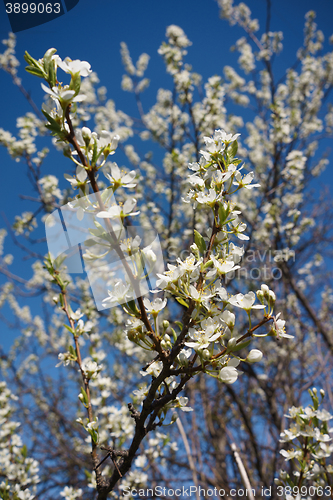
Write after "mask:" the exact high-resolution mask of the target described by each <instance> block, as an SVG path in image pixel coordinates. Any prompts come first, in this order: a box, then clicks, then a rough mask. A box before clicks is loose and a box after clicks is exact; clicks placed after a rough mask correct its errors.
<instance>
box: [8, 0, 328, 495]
mask: <svg viewBox="0 0 333 500" xmlns="http://www.w3.org/2000/svg"><path fill="white" fill-rule="evenodd" d="M218 4H219V8H220V12H221V16H222V17H223V18H225V19H227V20H228V21H229V22H230V23H231V24H232V25H233V24H238V25H239V26H241V28H242V29H243V30H244V36H243V37H242V38H241V39H239V40H238V41H237V43H236V46H235V48H236V50H237V51H239V53H240V57H239V59H238V63H239V70H236V69H235V68H232V67H230V66H228V67H225V68H224V76H223V77H222V76H212V77H210V78H209V79H208V81H207V82H204V83H202V79H201V77H200V75H199V74H197V73H195V72H194V71H193V70H192V68H191V66H189V65H188V64H187V63H186V62H185V58H186V54H187V48H188V47H189V46H190V45H191V42H190V41H189V40H188V38H187V37H186V35H185V33H184V32H183V30H182V29H181V28H180V27H178V26H174V25H172V26H169V27H168V29H167V33H166V41H165V42H163V43H162V45H161V47H160V49H159V53H160V54H161V56H162V57H163V59H164V61H165V65H166V71H167V73H168V74H169V75H171V77H172V80H173V89H172V90H168V89H160V90H159V91H158V94H157V100H156V103H155V104H154V105H153V106H152V108H151V109H150V110H147V111H145V109H144V106H143V104H142V102H141V94H142V92H144V91H145V90H146V89H147V87H148V85H149V81H148V79H147V78H146V77H145V76H144V75H145V72H146V70H147V66H148V61H149V56H148V55H147V54H142V55H141V56H140V57H139V59H138V61H137V63H136V64H134V63H133V62H132V59H131V57H130V52H129V49H128V48H127V46H126V45H125V44H124V43H122V44H121V54H122V59H123V64H124V68H125V74H124V76H123V79H122V88H123V90H124V91H127V92H129V93H133V94H134V97H135V101H136V104H137V117H136V119H134V117H131V116H128V115H127V114H125V113H123V112H122V111H120V110H117V108H116V106H115V103H114V102H113V101H112V100H110V99H109V100H108V99H107V98H106V95H105V89H104V88H103V87H102V88H98V87H97V85H98V78H97V75H96V73H93V72H92V70H91V66H90V63H88V62H86V61H79V60H71V59H70V58H69V57H66V58H64V59H62V58H61V57H60V56H59V55H58V54H57V51H56V49H53V48H51V49H49V50H48V51H47V52H46V54H45V55H44V56H43V57H40V55H38V56H36V57H35V54H33V55H30V54H28V53H26V54H25V60H26V62H27V64H28V66H27V68H26V70H27V72H28V73H30V75H28V77H29V78H32V77H35V78H40V80H41V88H42V92H43V93H44V95H45V103H44V104H43V106H42V109H41V111H40V110H39V109H38V108H37V107H36V105H35V104H34V102H33V101H32V100H31V98H30V96H29V95H28V93H27V92H26V91H25V89H24V87H23V85H22V83H21V80H20V79H19V78H18V69H17V68H18V65H19V62H18V60H17V59H16V56H15V50H14V49H15V37H14V36H13V35H10V37H9V39H8V40H6V41H5V42H4V43H5V45H6V46H7V48H6V50H5V52H4V53H3V54H2V55H1V56H0V57H1V58H0V65H1V68H2V69H3V70H4V71H6V72H7V73H9V74H10V75H11V77H12V79H13V83H14V84H15V85H16V86H18V87H19V88H20V90H21V91H22V92H23V93H25V95H26V97H27V99H28V103H29V104H30V105H31V106H32V107H33V112H31V111H28V112H27V113H26V114H25V115H24V116H23V117H20V118H18V121H17V126H18V134H17V136H15V135H13V134H12V133H11V132H9V131H6V130H4V129H0V142H1V144H2V145H3V146H4V147H6V148H7V150H8V152H9V154H10V156H11V157H12V158H13V159H15V160H17V161H20V162H22V163H25V164H26V165H27V168H28V173H29V176H30V179H31V180H32V182H33V184H34V187H35V189H36V191H37V193H38V197H37V199H35V200H34V202H35V204H37V205H36V207H37V208H36V207H35V210H34V211H26V212H24V213H23V214H22V215H20V216H17V217H16V220H15V221H14V223H13V225H12V228H11V229H10V234H11V235H12V238H13V240H14V242H16V243H18V244H19V245H20V246H21V248H23V249H24V251H25V252H26V253H27V255H28V256H29V257H31V258H33V265H32V274H31V276H30V278H29V279H28V280H24V279H23V278H22V277H20V276H18V275H17V274H16V273H15V272H14V271H13V270H12V268H11V264H12V256H11V255H9V254H7V255H6V254H5V253H4V254H3V257H2V261H1V272H2V274H3V275H4V276H5V278H6V282H4V284H3V286H2V291H1V306H2V308H3V310H4V311H5V314H4V316H5V315H6V312H7V311H8V310H9V309H8V308H10V310H11V315H14V317H15V318H16V320H15V327H18V328H19V330H20V334H19V335H18V336H17V337H16V338H15V341H14V342H13V345H12V347H11V349H10V350H9V351H6V350H2V351H1V364H0V367H1V373H2V374H3V377H4V379H5V381H3V382H1V385H0V394H1V397H0V402H1V403H0V404H1V418H2V429H3V430H2V432H1V434H0V447H1V454H0V476H1V477H0V480H1V482H0V492H1V496H2V498H3V499H5V500H7V499H13V498H15V499H16V498H18V499H27V500H30V499H33V498H54V496H55V495H59V494H60V495H61V496H62V497H64V498H66V499H75V498H97V499H99V500H102V499H106V498H120V497H122V496H123V495H127V496H129V497H135V496H136V494H137V490H138V489H139V488H141V489H142V491H146V490H144V489H145V488H154V487H156V485H161V484H162V485H163V486H165V487H167V488H169V490H168V491H170V488H171V487H172V488H173V489H175V488H176V486H177V485H178V486H179V485H183V486H184V485H189V484H194V489H193V492H195V493H196V494H198V488H199V486H200V487H202V488H206V491H207V490H208V489H209V488H211V489H214V488H215V490H214V494H215V495H216V497H217V498H219V497H218V494H219V495H220V497H221V495H222V493H218V491H220V490H221V489H223V490H224V491H225V492H227V491H230V490H231V488H242V487H246V488H249V491H251V490H253V493H252V496H259V497H262V498H264V497H265V496H264V495H265V494H264V491H263V489H265V488H270V489H271V491H270V494H271V498H279V497H281V496H282V495H284V496H285V498H296V497H297V495H298V497H297V498H308V497H309V496H310V497H311V492H310V490H309V488H310V487H312V488H315V490H313V491H316V492H317V493H318V491H319V489H320V488H321V490H320V491H322V492H325V494H326V493H327V496H330V497H331V498H333V496H332V495H333V491H331V482H332V472H333V469H332V462H331V453H332V451H333V448H332V445H331V444H330V443H331V438H330V434H329V432H330V431H329V428H328V424H327V422H328V421H329V420H330V418H331V415H330V414H329V412H328V411H327V410H326V409H323V408H322V407H320V404H321V403H322V399H323V397H324V390H323V389H324V388H325V389H329V388H330V384H331V382H332V381H331V376H330V374H329V369H330V367H331V365H332V355H333V337H332V329H331V322H330V317H331V309H332V289H331V285H330V280H329V276H328V273H326V272H321V271H320V270H321V266H322V263H323V258H324V257H325V255H327V256H329V244H330V243H331V220H330V216H329V214H330V202H329V200H328V199H327V198H320V197H319V196H317V197H316V198H314V199H313V200H312V199H311V198H310V194H311V192H310V188H311V187H312V183H313V179H314V177H316V176H318V175H319V174H320V173H321V172H322V171H323V170H324V168H325V166H326V165H327V164H328V159H327V157H326V155H325V153H324V154H320V151H321V149H320V141H321V140H322V139H325V138H327V137H331V136H332V125H333V114H332V109H333V108H332V106H331V104H330V102H329V97H330V91H331V89H332V84H333V70H332V69H333V53H332V52H326V53H324V52H323V51H322V47H323V41H324V36H323V33H322V32H321V31H320V30H318V29H317V27H316V24H315V21H314V19H315V15H314V13H313V12H310V13H308V14H307V16H306V21H305V29H304V33H305V36H304V43H303V46H302V47H301V49H300V50H299V52H298V54H297V61H296V63H295V65H294V66H293V67H292V68H289V69H286V71H285V75H284V78H283V79H280V80H279V81H276V78H275V75H274V66H273V62H274V58H275V56H276V55H278V54H279V53H280V52H281V50H282V33H281V32H271V31H270V27H269V15H268V17H267V23H266V29H265V30H264V31H263V32H262V34H260V27H259V24H258V21H257V20H255V19H252V18H251V12H250V10H249V8H248V7H247V6H246V5H245V4H239V5H236V6H234V5H233V3H232V1H231V0H219V1H218ZM269 5H270V3H269V2H268V6H269ZM240 73H241V74H240ZM31 75H32V76H31ZM63 81H64V82H65V83H60V82H63ZM238 106H244V107H245V108H249V110H250V112H247V113H246V116H247V117H248V118H247V120H246V123H245V124H244V121H245V120H244V119H243V118H242V116H241V113H240V112H239V111H238ZM229 107H230V111H229V112H228V111H227V110H228V108H229ZM250 115H251V116H250ZM138 117H139V118H138ZM238 130H240V131H241V134H240V133H239V132H238ZM50 135H51V136H52V139H51V138H50V137H49V136H50ZM45 136H47V137H45ZM46 140H47V141H48V142H49V143H51V144H52V145H53V146H54V148H55V151H54V152H53V153H51V152H50V151H49V148H45V147H43V146H40V144H42V145H43V144H45V141H46ZM139 140H140V141H141V142H142V144H141V145H140V148H142V149H143V148H146V153H145V154H142V153H141V154H138V152H137V151H136V147H137V144H139V142H138V141H139ZM146 145H147V146H146ZM150 149H152V151H153V152H154V154H155V155H156V156H157V157H158V158H159V159H158V161H155V160H153V153H152V151H151V150H150ZM122 152H123V153H125V155H126V158H127V160H126V162H127V164H126V166H125V167H124V168H121V167H119V165H118V163H119V160H118V161H117V156H119V155H120V154H121V153H122ZM50 154H54V155H58V156H57V157H58V158H59V160H58V161H59V164H60V165H61V169H60V170H59V172H60V171H61V176H63V175H64V177H65V181H66V182H67V186H66V187H64V188H62V185H63V181H62V180H61V182H60V181H59V179H58V178H57V176H56V174H57V175H58V174H59V172H55V175H43V163H44V162H45V160H46V159H47V157H48V155H50ZM62 154H63V155H64V156H62ZM111 157H112V159H111ZM120 158H121V156H120ZM114 160H115V161H114ZM244 160H245V163H244ZM65 206H66V207H67V208H68V211H69V212H68V213H71V214H73V213H74V214H75V219H74V220H73V219H71V224H72V227H71V230H72V231H74V230H76V229H77V228H78V227H81V226H82V224H83V222H82V221H86V220H87V219H88V220H89V221H90V223H89V225H88V226H84V231H85V233H86V235H87V238H86V240H85V243H84V245H82V246H81V257H82V261H83V263H84V266H85V269H86V271H87V274H88V276H89V281H88V280H86V279H84V278H83V277H82V276H81V275H77V276H73V275H72V274H71V273H72V272H73V268H72V267H71V266H72V265H73V260H71V257H73V256H71V255H68V254H67V255H66V256H65V257H64V256H63V255H59V256H58V255H52V251H51V249H50V253H47V251H46V242H45V239H44V240H43V241H41V242H39V243H38V244H37V247H36V246H33V242H34V240H36V237H34V232H36V231H38V224H39V225H40V223H43V224H42V226H43V227H44V224H45V228H46V229H45V230H46V235H47V236H48V235H50V234H52V237H53V240H54V241H53V244H55V242H57V244H58V245H59V246H58V247H57V248H58V249H59V248H62V247H61V242H60V243H59V241H60V240H61V235H60V233H58V232H52V231H54V228H55V227H56V228H57V227H61V228H62V225H63V224H64V221H66V217H67V215H68V214H67V212H65V211H64V210H63V209H62V208H61V207H65ZM58 213H62V216H61V217H63V219H62V220H60V216H59V215H57V214H58ZM57 217H59V221H58V219H57ZM137 221H138V222H139V224H140V228H141V229H142V233H140V234H139V232H136V231H137V229H136V228H137ZM57 224H58V226H57ZM52 228H53V229H52ZM43 230H44V229H43ZM150 233H153V234H154V235H156V234H157V235H158V238H159V239H158V241H159V245H160V247H158V248H160V249H161V256H163V259H164V262H165V264H166V265H165V269H164V270H163V269H157V268H156V265H157V262H158V261H160V259H159V255H158V250H157V249H156V248H157V247H156V246H154V245H153V243H152V242H150V243H149V244H148V245H146V244H144V236H145V235H147V234H150ZM37 234H38V233H37ZM44 234H45V233H44ZM68 234H69V238H71V233H70V231H69V229H68ZM1 235H2V239H3V238H4V237H5V235H6V231H4V230H3V231H2V233H1ZM154 241H155V240H154ZM48 243H49V247H50V239H49V238H48ZM51 246H52V245H51ZM52 248H53V247H52ZM59 253H60V254H61V252H59ZM110 256H112V257H110ZM76 257H78V254H77V255H76ZM114 258H116V259H118V261H119V263H120V264H119V267H118V268H117V272H115V271H114V269H113V268H112V269H111V268H110V266H109V264H110V260H109V261H108V259H111V261H112V262H114V260H112V259H114ZM79 261H80V262H81V260H80V259H79ZM76 262H77V260H76ZM154 269H155V271H156V272H155V278H156V279H154V281H153V280H152V275H153V270H154ZM150 278H151V279H150ZM147 283H148V286H147ZM100 284H102V285H103V286H102V292H100V288H99V285H100ZM90 285H91V286H90ZM92 291H93V293H92ZM95 292H96V293H95ZM103 293H104V295H103ZM97 294H99V295H98V297H100V298H98V299H97ZM28 295H31V296H33V297H41V298H42V303H41V306H40V307H37V305H36V299H33V302H32V304H31V307H29V305H27V303H26V302H27V296H28ZM285 326H286V328H285ZM256 363H258V364H256ZM55 366H57V368H56V369H55V368H54V367H55ZM313 384H318V385H320V387H321V388H322V389H321V391H320V393H319V394H320V397H321V399H320V398H319V395H318V392H317V390H316V389H313V390H312V391H310V396H311V402H312V406H307V407H306V408H303V406H302V405H303V403H304V404H306V403H307V401H306V394H307V389H308V388H309V387H312V385H313ZM328 392H329V398H330V397H331V393H330V391H328ZM288 409H289V410H288ZM192 410H194V411H192ZM288 411H289V413H288V416H289V417H290V418H291V419H293V420H294V421H295V423H294V424H293V425H291V427H290V428H289V429H286V427H287V425H286V423H285V420H284V415H285V414H286V413H287V412H288ZM15 412H16V413H15ZM18 419H20V421H21V428H22V431H24V436H26V439H25V442H24V443H23V440H22V437H23V432H21V433H20V430H19V429H17V428H18V426H19V425H20V424H18V422H17V420H18ZM199 422H200V424H199ZM296 440H298V443H296ZM286 442H292V443H294V448H292V449H289V450H286V449H283V450H282V451H281V453H280V450H281V447H282V446H283V443H286ZM284 460H286V461H287V463H285V464H284ZM290 464H291V466H290V467H289V465H290ZM288 467H289V468H288ZM281 469H282V470H281ZM272 485H275V486H274V488H273V489H272ZM279 488H280V489H279ZM302 488H303V489H302ZM318 488H319V489H318ZM134 491H135V492H136V493H135V494H134V493H133V492H134ZM92 492H93V493H92ZM154 494H156V495H157V493H156V492H155V493H153V495H154ZM163 494H164V496H166V497H168V495H169V496H170V495H171V494H170V493H163ZM207 494H208V495H210V494H209V493H207ZM318 494H319V493H318ZM175 495H176V496H177V493H175ZM222 496H223V495H222Z"/></svg>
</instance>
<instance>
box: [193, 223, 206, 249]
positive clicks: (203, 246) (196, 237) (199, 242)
mask: <svg viewBox="0 0 333 500" xmlns="http://www.w3.org/2000/svg"><path fill="white" fill-rule="evenodd" d="M194 241H195V243H196V245H197V247H198V248H199V251H200V253H202V254H204V253H205V252H206V242H205V240H204V239H203V237H202V236H201V234H200V233H199V232H198V231H197V230H196V229H195V230H194Z"/></svg>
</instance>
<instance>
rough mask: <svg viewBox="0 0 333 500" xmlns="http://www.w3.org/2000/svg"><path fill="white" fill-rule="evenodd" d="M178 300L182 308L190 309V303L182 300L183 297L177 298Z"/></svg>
mask: <svg viewBox="0 0 333 500" xmlns="http://www.w3.org/2000/svg"><path fill="white" fill-rule="evenodd" d="M176 300H177V302H179V304H181V305H182V306H185V307H188V303H187V302H185V300H184V299H182V298H181V297H176Z"/></svg>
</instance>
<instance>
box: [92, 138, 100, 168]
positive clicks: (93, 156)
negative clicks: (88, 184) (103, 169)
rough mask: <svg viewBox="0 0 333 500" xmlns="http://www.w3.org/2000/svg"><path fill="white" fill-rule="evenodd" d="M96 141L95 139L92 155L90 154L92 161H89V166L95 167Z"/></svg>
mask: <svg viewBox="0 0 333 500" xmlns="http://www.w3.org/2000/svg"><path fill="white" fill-rule="evenodd" d="M97 159H98V158H97V141H96V139H95V140H94V148H93V154H92V159H91V164H92V165H93V166H95V165H96V161H97Z"/></svg>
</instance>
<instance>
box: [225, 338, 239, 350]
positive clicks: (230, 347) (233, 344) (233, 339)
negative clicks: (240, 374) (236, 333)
mask: <svg viewBox="0 0 333 500" xmlns="http://www.w3.org/2000/svg"><path fill="white" fill-rule="evenodd" d="M236 342H237V340H236V338H235V337H232V338H231V339H229V340H228V346H227V348H228V349H232V348H233V347H235V345H236Z"/></svg>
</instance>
